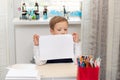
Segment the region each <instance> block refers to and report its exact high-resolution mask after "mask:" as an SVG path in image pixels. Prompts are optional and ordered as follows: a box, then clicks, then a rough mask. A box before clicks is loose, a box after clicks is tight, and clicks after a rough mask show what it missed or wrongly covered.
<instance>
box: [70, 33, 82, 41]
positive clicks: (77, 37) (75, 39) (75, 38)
mask: <svg viewBox="0 0 120 80" xmlns="http://www.w3.org/2000/svg"><path fill="white" fill-rule="evenodd" d="M72 36H73V41H74V42H75V43H78V42H79V41H80V40H79V35H78V33H75V32H74V33H73V34H72Z"/></svg>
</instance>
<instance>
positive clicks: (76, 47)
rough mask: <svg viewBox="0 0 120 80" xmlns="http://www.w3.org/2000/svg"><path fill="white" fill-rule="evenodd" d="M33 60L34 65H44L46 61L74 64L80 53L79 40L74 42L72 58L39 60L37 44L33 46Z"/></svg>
mask: <svg viewBox="0 0 120 80" xmlns="http://www.w3.org/2000/svg"><path fill="white" fill-rule="evenodd" d="M33 49H34V50H33V52H34V60H35V64H36V65H44V64H46V63H72V62H74V63H75V64H76V57H77V56H80V55H82V49H81V42H79V43H74V58H73V59H72V58H67V59H53V60H40V57H39V56H38V55H39V46H34V47H33Z"/></svg>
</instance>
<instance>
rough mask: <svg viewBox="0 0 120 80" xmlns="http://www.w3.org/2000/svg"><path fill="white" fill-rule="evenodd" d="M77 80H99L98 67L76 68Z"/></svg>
mask: <svg viewBox="0 0 120 80" xmlns="http://www.w3.org/2000/svg"><path fill="white" fill-rule="evenodd" d="M77 80H99V67H94V68H93V67H88V68H82V67H78V70H77Z"/></svg>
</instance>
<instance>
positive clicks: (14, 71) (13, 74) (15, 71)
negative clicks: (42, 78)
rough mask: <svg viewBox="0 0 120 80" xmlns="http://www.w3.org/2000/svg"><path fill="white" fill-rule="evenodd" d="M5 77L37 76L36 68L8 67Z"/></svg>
mask: <svg viewBox="0 0 120 80" xmlns="http://www.w3.org/2000/svg"><path fill="white" fill-rule="evenodd" d="M6 77H7V78H9V77H10V78H38V72H37V70H25V69H24V70H22V69H13V68H9V71H8V73H7V75H6Z"/></svg>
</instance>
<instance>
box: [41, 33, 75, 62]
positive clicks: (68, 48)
mask: <svg viewBox="0 0 120 80" xmlns="http://www.w3.org/2000/svg"><path fill="white" fill-rule="evenodd" d="M39 50H40V59H41V60H52V59H62V58H73V57H74V53H73V37H72V35H70V34H66V35H47V36H40V38H39Z"/></svg>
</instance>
